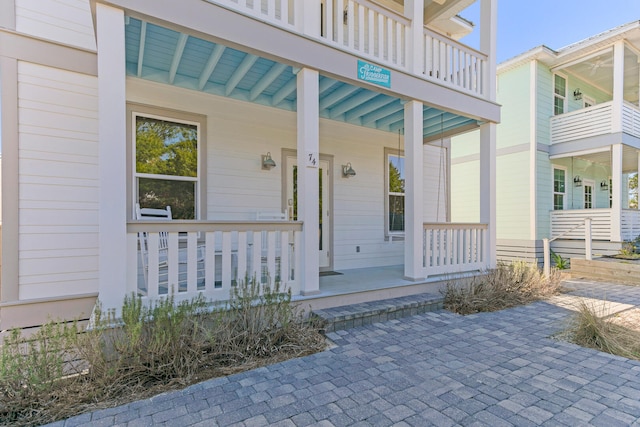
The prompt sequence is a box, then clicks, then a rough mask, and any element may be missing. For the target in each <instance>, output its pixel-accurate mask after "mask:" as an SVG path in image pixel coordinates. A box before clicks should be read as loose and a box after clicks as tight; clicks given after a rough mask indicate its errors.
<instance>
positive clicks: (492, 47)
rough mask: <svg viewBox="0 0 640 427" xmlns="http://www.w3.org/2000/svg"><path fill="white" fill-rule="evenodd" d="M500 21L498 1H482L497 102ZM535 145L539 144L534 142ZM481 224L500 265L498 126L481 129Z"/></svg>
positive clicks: (484, 44)
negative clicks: (497, 173) (497, 241)
mask: <svg viewBox="0 0 640 427" xmlns="http://www.w3.org/2000/svg"><path fill="white" fill-rule="evenodd" d="M497 20H498V2H497V0H481V1H480V51H481V52H483V53H484V54H486V55H487V57H488V64H487V69H486V73H485V82H484V85H485V90H486V91H485V94H486V96H487V98H488V99H489V100H490V101H495V100H496V84H497V83H496V68H497V66H496V33H497V28H498V26H497ZM531 143H532V144H535V143H536V141H531ZM480 222H481V223H483V224H487V226H488V230H487V241H486V242H485V250H486V251H487V256H486V262H487V265H488V267H495V266H496V262H497V261H496V124H495V123H486V124H484V125H482V126H481V127H480Z"/></svg>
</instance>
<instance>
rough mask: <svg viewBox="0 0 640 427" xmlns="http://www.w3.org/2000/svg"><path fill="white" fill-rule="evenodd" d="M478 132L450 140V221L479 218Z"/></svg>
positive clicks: (475, 220)
mask: <svg viewBox="0 0 640 427" xmlns="http://www.w3.org/2000/svg"><path fill="white" fill-rule="evenodd" d="M479 144H480V133H479V132H477V131H474V132H469V133H466V134H463V135H460V136H456V137H454V138H452V139H451V221H452V222H479V221H480V179H479V177H480V160H479V151H478V150H479Z"/></svg>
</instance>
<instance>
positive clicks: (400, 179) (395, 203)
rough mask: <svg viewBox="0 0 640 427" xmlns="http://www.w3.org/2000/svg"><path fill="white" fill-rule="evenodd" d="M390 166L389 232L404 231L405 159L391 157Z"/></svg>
mask: <svg viewBox="0 0 640 427" xmlns="http://www.w3.org/2000/svg"><path fill="white" fill-rule="evenodd" d="M387 160H388V161H387V164H388V182H389V184H388V188H387V197H388V200H389V219H388V221H389V223H388V231H390V232H401V231H404V185H405V178H404V157H403V156H398V155H391V154H390V155H389V156H388V159H387Z"/></svg>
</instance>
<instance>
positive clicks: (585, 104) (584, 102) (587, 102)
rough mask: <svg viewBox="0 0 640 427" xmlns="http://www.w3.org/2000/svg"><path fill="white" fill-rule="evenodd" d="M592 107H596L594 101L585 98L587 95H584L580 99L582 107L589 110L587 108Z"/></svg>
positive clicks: (588, 97)
mask: <svg viewBox="0 0 640 427" xmlns="http://www.w3.org/2000/svg"><path fill="white" fill-rule="evenodd" d="M594 105H596V100H595V99H593V98H592V97H590V96H587V95H584V96H583V97H582V107H583V108H589V107H592V106H594Z"/></svg>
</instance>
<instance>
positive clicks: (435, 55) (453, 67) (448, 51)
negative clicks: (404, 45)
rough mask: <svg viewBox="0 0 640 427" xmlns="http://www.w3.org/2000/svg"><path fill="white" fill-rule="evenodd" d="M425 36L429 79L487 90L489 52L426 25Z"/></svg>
mask: <svg viewBox="0 0 640 427" xmlns="http://www.w3.org/2000/svg"><path fill="white" fill-rule="evenodd" d="M424 38H425V42H424V58H425V66H424V74H425V78H426V79H427V80H433V81H437V82H439V83H443V84H445V85H448V86H452V87H455V88H457V89H464V90H465V91H468V92H472V93H474V94H477V95H482V94H483V93H484V87H483V81H484V77H485V73H486V64H487V56H486V55H484V54H482V53H480V52H477V51H475V50H473V49H471V48H469V47H467V46H464V45H462V44H460V43H457V42H455V41H454V40H450V39H448V38H446V37H444V36H442V35H440V34H438V33H436V32H434V31H431V30H428V29H426V28H425V29H424Z"/></svg>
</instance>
